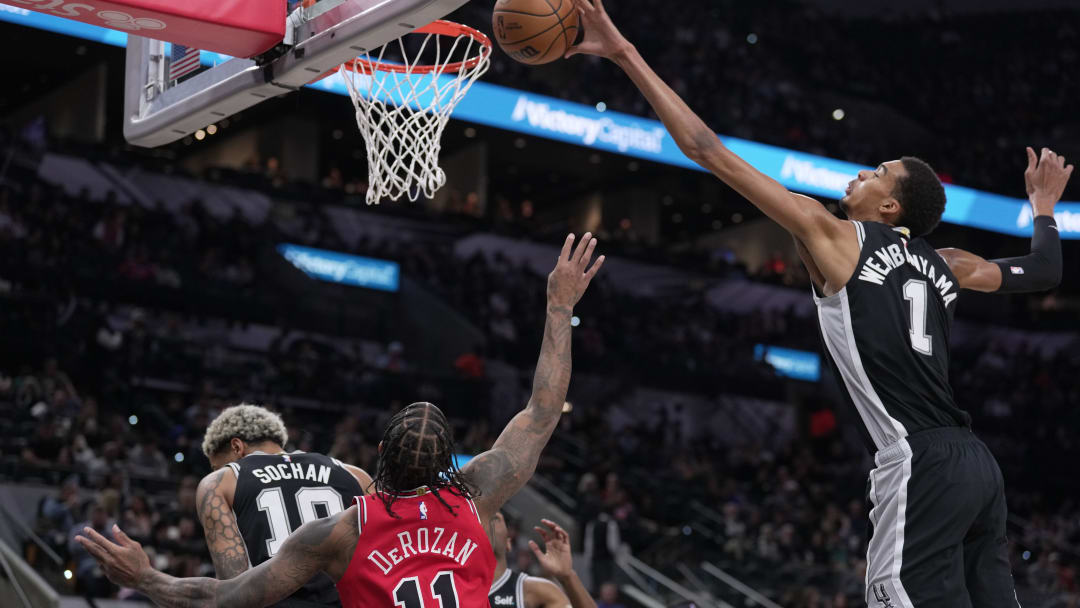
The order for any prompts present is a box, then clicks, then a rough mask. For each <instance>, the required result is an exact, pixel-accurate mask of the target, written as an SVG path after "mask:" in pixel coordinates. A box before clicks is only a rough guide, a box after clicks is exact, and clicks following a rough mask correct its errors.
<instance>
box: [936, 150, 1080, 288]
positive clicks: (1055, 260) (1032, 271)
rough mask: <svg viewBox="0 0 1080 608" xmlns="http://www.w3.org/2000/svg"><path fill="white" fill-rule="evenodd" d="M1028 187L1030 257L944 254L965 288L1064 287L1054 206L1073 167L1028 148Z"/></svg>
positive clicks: (942, 251)
mask: <svg viewBox="0 0 1080 608" xmlns="http://www.w3.org/2000/svg"><path fill="white" fill-rule="evenodd" d="M1027 159H1028V166H1027V169H1026V170H1025V171H1024V185H1025V188H1026V190H1027V195H1028V202H1029V203H1031V213H1032V224H1033V227H1032V237H1031V253H1029V254H1027V255H1024V256H1019V257H1014V258H1002V259H999V260H987V259H985V258H983V257H982V256H979V255H977V254H974V253H971V252H970V251H964V250H963V249H955V248H948V249H939V250H938V253H940V254H941V257H943V258H945V261H946V262H947V263H948V264H949V268H950V269H951V270H952V271H953V274H955V275H956V279H957V280H958V281H959V282H960V287H963V288H964V289H973V290H975V291H984V292H997V293H1027V292H1036V291H1046V290H1047V289H1053V288H1054V287H1057V286H1058V284H1059V283H1061V274H1062V260H1061V236H1060V235H1059V234H1058V227H1057V224H1056V223H1055V222H1054V207H1055V206H1056V205H1057V204H1058V201H1060V200H1061V196H1062V195H1063V194H1064V193H1065V186H1066V185H1067V184H1068V183H1069V177H1071V176H1072V172H1073V166H1072V165H1066V164H1065V157H1064V156H1058V155H1057V154H1055V153H1054V152H1053V151H1052V150H1050V149H1049V148H1043V149H1042V153H1041V155H1040V156H1038V157H1036V156H1035V150H1033V149H1031V148H1030V147H1029V148H1028V149H1027Z"/></svg>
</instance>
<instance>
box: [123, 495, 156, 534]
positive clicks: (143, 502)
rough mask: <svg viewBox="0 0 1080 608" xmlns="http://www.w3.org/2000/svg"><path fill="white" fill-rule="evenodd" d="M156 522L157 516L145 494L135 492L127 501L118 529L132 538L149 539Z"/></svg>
mask: <svg viewBox="0 0 1080 608" xmlns="http://www.w3.org/2000/svg"><path fill="white" fill-rule="evenodd" d="M157 520H158V515H157V513H155V512H154V511H152V510H151V508H150V501H149V500H148V499H147V498H146V494H145V493H143V492H137V493H135V494H134V495H133V496H132V497H131V500H130V501H128V508H127V510H125V511H124V517H123V522H122V523H121V524H120V527H121V528H123V530H124V531H125V532H127V534H128V536H131V537H132V538H136V539H149V538H150V534H151V533H152V532H153V530H154V524H156V523H157Z"/></svg>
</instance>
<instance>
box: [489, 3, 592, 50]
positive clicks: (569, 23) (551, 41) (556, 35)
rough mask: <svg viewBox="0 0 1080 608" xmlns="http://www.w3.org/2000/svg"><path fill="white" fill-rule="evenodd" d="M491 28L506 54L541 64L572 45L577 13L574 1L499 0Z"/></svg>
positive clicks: (575, 32)
mask: <svg viewBox="0 0 1080 608" xmlns="http://www.w3.org/2000/svg"><path fill="white" fill-rule="evenodd" d="M491 27H492V29H493V30H494V31H495V40H496V41H497V42H498V43H499V46H500V47H502V50H504V51H506V54H507V55H510V56H511V57H513V58H514V59H516V60H517V61H520V62H521V63H527V64H529V65H540V64H542V63H550V62H552V61H555V60H556V59H558V58H560V57H562V56H563V55H564V54H565V53H566V51H567V49H569V48H570V47H571V45H573V44H574V40H575V39H576V38H577V35H578V12H577V10H575V7H574V0H498V1H497V2H496V3H495V13H494V14H493V15H492V16H491Z"/></svg>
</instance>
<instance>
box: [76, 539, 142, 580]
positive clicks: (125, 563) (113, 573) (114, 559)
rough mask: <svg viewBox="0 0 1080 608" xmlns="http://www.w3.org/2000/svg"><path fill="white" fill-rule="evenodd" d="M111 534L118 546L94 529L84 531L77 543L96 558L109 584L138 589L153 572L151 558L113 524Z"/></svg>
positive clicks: (140, 546)
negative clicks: (143, 580) (142, 580)
mask: <svg viewBox="0 0 1080 608" xmlns="http://www.w3.org/2000/svg"><path fill="white" fill-rule="evenodd" d="M112 531H113V537H114V538H116V542H115V543H114V542H112V541H110V540H109V539H107V538H105V537H104V536H102V535H101V534H99V533H98V532H97V530H94V529H93V528H83V533H82V534H80V535H79V536H76V537H75V540H77V541H79V544H81V545H82V546H83V548H84V549H86V551H87V552H88V553H89V554H90V555H92V556H94V559H96V560H97V562H98V564H100V565H101V569H102V570H104V571H105V576H107V577H109V580H110V581H112V582H113V583H116V584H117V585H120V586H121V587H132V588H137V587H138V585H139V581H140V580H141V579H142V578H143V577H144V576H146V575H148V574H151V573H153V572H154V569H153V568H152V567H150V558H149V557H148V556H147V555H146V552H145V551H143V548H142V545H140V544H139V543H137V542H135V541H133V540H131V538H129V537H128V535H127V534H124V531H123V530H121V529H120V526H116V525H114V526H113V530H112Z"/></svg>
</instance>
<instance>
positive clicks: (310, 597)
mask: <svg viewBox="0 0 1080 608" xmlns="http://www.w3.org/2000/svg"><path fill="white" fill-rule="evenodd" d="M288 440H289V432H288V430H287V429H286V428H285V422H284V421H282V419H281V416H279V415H278V414H276V413H274V412H272V411H270V410H268V409H267V408H265V407H262V406H259V405H252V404H249V403H241V404H240V405H235V406H233V407H230V408H227V409H225V410H224V411H223V412H221V414H219V415H218V417H217V418H215V419H214V420H213V422H211V423H210V425H209V426H208V427H207V428H206V435H205V437H204V438H203V444H202V449H203V454H205V455H206V457H207V458H208V459H209V460H210V466H211V468H212V469H213V472H212V473H210V474H209V475H207V476H206V477H204V478H203V480H202V481H201V482H200V483H199V487H198V490H197V491H196V497H195V501H196V502H195V505H196V509H197V510H198V514H199V520H200V521H201V522H202V525H203V529H204V530H205V533H206V545H207V547H208V548H209V549H210V556H211V558H212V559H213V562H214V568H215V570H216V571H217V576H218V578H220V579H229V578H233V577H235V576H237V575H238V574H240V573H241V572H244V571H245V570H247V569H248V568H250V567H252V566H258V565H259V564H261V563H263V562H265V561H266V560H268V559H270V558H271V557H273V555H274V554H275V553H276V552H277V551H278V550H279V549H280V547H281V545H282V544H283V543H284V542H285V539H286V538H287V537H288V536H289V534H290V533H291V532H292V531H293V530H295V529H297V528H299V527H300V526H301V525H303V524H305V523H307V522H309V521H313V520H314V519H318V518H322V517H329V516H331V515H336V514H337V513H340V512H341V511H342V510H344V509H345V507H347V506H348V502H349V501H350V500H352V497H353V496H358V495H361V494H364V493H366V491H367V490H368V488H369V487H370V486H371V477H370V476H369V475H368V474H367V473H366V472H365V471H364V470H363V469H360V468H358V467H355V466H352V465H349V464H345V463H342V462H339V461H338V460H336V459H334V458H330V457H328V456H325V455H323V454H316V453H311V452H300V451H293V452H286V451H285V447H284V446H285V444H286V443H288ZM340 605H341V601H340V599H339V598H338V594H337V590H336V589H334V582H333V581H331V580H330V579H329V578H327V577H326V576H325V575H319V576H316V577H315V578H313V579H312V580H311V581H309V582H308V583H307V584H306V585H304V587H303V588H302V589H300V590H299V591H297V592H296V593H294V594H293V595H292V596H291V597H290V598H289V599H288V600H286V601H283V602H280V603H279V604H277V606H280V607H281V608H307V607H312V608H314V607H316V606H340Z"/></svg>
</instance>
